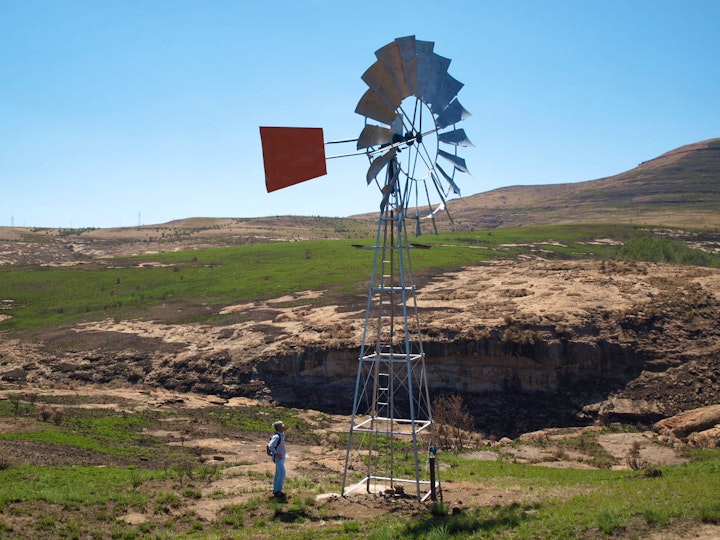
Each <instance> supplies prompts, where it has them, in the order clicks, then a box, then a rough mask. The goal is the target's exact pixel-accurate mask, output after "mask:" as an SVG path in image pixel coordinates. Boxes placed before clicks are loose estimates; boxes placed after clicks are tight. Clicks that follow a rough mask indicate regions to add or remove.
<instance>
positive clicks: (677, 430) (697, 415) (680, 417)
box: [653, 405, 720, 439]
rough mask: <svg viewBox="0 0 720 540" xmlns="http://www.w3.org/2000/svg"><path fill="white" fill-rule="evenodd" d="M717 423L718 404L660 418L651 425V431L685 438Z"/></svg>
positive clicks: (718, 422)
mask: <svg viewBox="0 0 720 540" xmlns="http://www.w3.org/2000/svg"><path fill="white" fill-rule="evenodd" d="M717 424H720V405H710V406H708V407H700V408H697V409H691V410H689V411H684V412H681V413H680V414H677V415H675V416H671V417H670V418H665V419H663V420H660V421H659V422H656V423H655V424H654V425H653V431H654V432H655V433H659V434H661V435H672V436H674V437H677V438H678V439H686V438H688V436H690V435H691V434H693V433H699V432H703V431H706V430H711V429H712V428H714V427H715V426H716V425H717Z"/></svg>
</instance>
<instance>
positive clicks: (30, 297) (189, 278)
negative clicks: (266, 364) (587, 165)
mask: <svg viewBox="0 0 720 540" xmlns="http://www.w3.org/2000/svg"><path fill="white" fill-rule="evenodd" d="M601 237H602V238H613V239H615V240H616V241H619V242H623V243H624V244H625V245H624V246H622V247H617V246H608V245H596V244H593V243H592V241H593V240H595V239H597V238H601ZM411 241H418V242H422V243H423V244H427V245H430V246H432V249H430V250H423V249H416V250H413V251H412V266H413V269H414V271H415V273H416V274H419V273H422V274H428V275H432V274H436V273H438V272H443V271H446V270H451V269H456V268H458V267H461V266H464V265H473V264H477V263H479V262H481V261H485V260H489V259H494V258H499V257H505V258H507V257H517V256H518V255H521V254H528V253H534V254H539V255H541V256H543V257H546V258H548V257H549V258H553V257H554V258H561V259H562V258H579V257H607V258H627V259H632V260H650V261H665V262H678V263H682V264H699V265H703V266H714V267H720V257H717V256H712V255H708V254H706V253H703V252H701V251H699V250H696V249H693V248H690V247H689V246H687V245H686V244H685V243H683V242H681V241H679V240H671V239H665V238H652V233H651V231H650V230H649V229H645V228H642V227H639V226H632V225H620V224H600V225H598V224H592V225H578V224H573V225H552V226H537V227H519V228H508V229H493V230H485V231H470V232H461V233H447V234H441V235H438V236H434V235H427V236H422V237H420V238H419V239H414V238H413V239H411ZM359 243H362V244H364V245H366V246H370V245H372V244H373V243H374V240H367V241H365V242H362V241H360V242H359ZM352 244H353V243H352V242H351V241H349V240H325V241H307V242H276V243H271V244H257V245H248V246H238V247H232V248H214V249H203V250H196V251H190V252H177V253H161V254H156V255H147V256H141V257H132V258H117V259H108V260H105V261H103V262H102V263H98V262H95V263H92V264H88V265H79V266H74V267H38V266H28V267H0V281H1V282H2V283H3V299H9V300H12V301H13V303H12V307H11V308H10V309H7V310H5V311H4V313H6V314H8V315H10V316H11V318H9V319H6V320H4V321H0V330H7V329H16V330H23V329H25V330H27V329H39V328H48V327H52V326H55V325H62V324H69V323H74V322H77V321H81V320H97V319H103V318H108V317H114V318H130V317H147V316H153V315H152V313H153V312H152V310H153V309H154V308H160V307H162V306H165V307H167V306H170V307H172V308H173V309H172V310H168V312H172V315H168V313H164V314H160V313H159V312H157V313H155V316H157V317H165V320H166V321H167V322H192V321H206V322H212V323H215V324H222V323H223V321H225V320H227V321H232V320H233V319H232V317H233V316H231V315H228V316H220V315H217V311H218V308H219V307H221V306H224V305H228V304H232V303H240V302H252V301H257V300H262V299H270V298H273V297H278V296H281V295H286V294H291V293H295V292H298V291H304V290H318V291H326V292H325V300H327V301H331V300H333V299H338V298H340V299H341V298H343V297H346V296H348V295H349V296H354V297H362V296H364V295H365V294H366V287H367V282H368V280H369V275H370V271H371V266H372V251H369V250H360V249H354V248H353V247H352ZM151 263H152V264H151ZM158 263H159V264H160V265H161V266H158V265H157V264H158ZM313 301H320V300H306V301H304V302H305V303H310V302H313Z"/></svg>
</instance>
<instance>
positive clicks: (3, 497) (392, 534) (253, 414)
mask: <svg viewBox="0 0 720 540" xmlns="http://www.w3.org/2000/svg"><path fill="white" fill-rule="evenodd" d="M28 397H29V396H28V395H19V394H17V395H14V394H10V395H8V396H7V399H5V400H3V401H0V421H4V422H7V423H13V422H14V423H15V425H18V426H20V425H21V426H22V428H21V429H20V428H17V429H10V430H6V431H5V432H4V433H3V434H2V435H1V436H0V439H2V440H9V439H14V440H21V441H32V442H37V441H42V442H43V443H44V444H46V445H52V448H53V451H54V452H55V453H56V454H62V455H69V456H74V455H76V453H77V452H80V453H81V454H77V455H78V456H80V455H82V456H85V458H84V459H86V460H88V456H90V458H92V456H96V457H97V456H98V455H101V454H102V455H109V456H113V457H114V458H115V459H116V460H117V461H116V462H115V463H114V464H109V465H106V466H102V467H98V466H88V465H83V464H82V463H80V462H81V461H82V459H83V458H81V457H77V460H78V462H79V463H78V464H77V465H46V466H37V465H21V464H14V463H12V462H11V461H9V460H8V458H7V456H5V457H4V458H0V537H2V538H8V539H16V538H17V539H19V538H23V539H25V538H78V539H79V538H118V539H120V538H122V539H125V538H128V539H133V538H187V539H200V538H210V539H221V538H267V539H284V538H287V539H291V538H292V539H296V538H307V539H310V538H312V539H323V538H328V539H330V538H346V539H355V538H375V539H393V538H397V539H401V538H418V539H420V538H421V539H440V538H498V537H502V538H522V539H531V538H567V539H572V538H580V537H586V538H587V537H590V538H595V537H598V538H601V537H608V536H612V537H614V538H633V537H638V536H642V535H645V534H649V533H651V532H659V531H671V532H670V534H672V531H683V530H689V529H691V528H692V527H695V526H699V525H701V524H715V525H720V501H718V499H717V497H716V496H715V494H717V493H720V451H718V450H708V449H705V450H695V451H693V452H692V453H690V454H688V457H689V461H688V462H687V463H684V464H681V465H674V466H665V467H660V468H658V467H646V468H643V469H637V470H610V469H608V468H601V469H594V470H588V469H566V468H550V467H540V466H533V465H527V464H521V463H515V462H513V461H506V460H498V461H477V460H474V459H470V458H469V457H470V456H469V454H466V453H462V452H461V453H441V454H440V459H441V462H442V463H443V464H444V467H443V472H442V480H443V482H444V483H445V484H447V485H448V486H452V483H453V482H465V483H468V482H469V483H474V484H476V485H477V486H478V488H480V489H483V490H487V491H498V492H503V493H507V494H509V495H508V497H507V499H508V500H507V502H506V503H503V504H493V505H463V506H458V507H455V508H450V507H449V505H447V504H446V503H444V502H437V503H432V504H430V503H428V504H418V503H414V504H403V503H402V501H400V502H392V501H387V502H384V503H381V506H379V507H378V510H377V511H376V512H374V513H372V512H371V513H370V515H365V516H353V515H350V516H348V515H343V514H341V513H338V511H337V510H336V509H333V508H332V507H331V506H330V505H329V504H328V503H326V502H323V501H322V500H318V499H317V495H320V494H322V493H325V492H334V493H337V492H338V491H339V486H338V482H339V480H340V478H335V477H334V476H333V475H330V476H328V475H327V473H323V472H322V471H319V472H314V473H307V474H302V475H295V476H293V477H291V478H289V480H288V484H287V491H288V493H289V495H290V499H289V500H288V501H286V502H279V501H275V500H272V499H269V498H268V497H267V495H266V492H265V490H263V489H260V490H255V489H253V488H250V487H248V486H250V479H251V478H252V477H253V475H257V473H255V472H254V471H253V467H252V466H247V467H246V468H245V472H239V473H237V472H236V473H234V474H236V475H245V476H244V477H246V478H247V482H245V481H243V480H242V478H239V477H236V479H237V480H238V481H237V482H236V483H235V484H234V485H235V486H236V487H234V488H228V484H227V483H224V484H220V483H217V482H219V481H220V480H221V479H222V478H223V477H225V474H224V472H223V471H224V468H225V467H228V466H230V465H236V466H237V465H238V464H239V465H241V467H239V468H241V469H242V465H243V462H240V463H233V464H226V465H224V464H222V463H218V464H217V465H213V466H208V465H204V464H203V463H202V462H201V460H200V456H199V454H198V453H197V451H196V449H193V448H190V447H185V446H178V445H175V446H170V445H168V444H167V443H166V442H165V441H163V440H161V438H159V437H153V436H149V435H147V434H146V432H147V430H149V429H153V428H156V427H157V426H158V425H160V424H164V425H167V423H168V422H170V423H172V422H179V423H182V422H187V421H188V418H185V416H186V414H187V413H188V411H187V410H178V411H177V412H176V413H175V415H176V416H175V415H173V414H172V413H168V412H167V411H166V412H164V413H149V412H127V411H126V412H119V411H112V410H108V409H90V410H84V409H81V408H72V407H69V408H64V409H62V410H63V414H62V416H61V417H60V418H56V417H54V416H45V415H43V414H42V411H43V410H45V409H46V408H47V407H52V406H57V405H58V404H59V403H58V402H56V401H52V400H47V399H46V398H35V399H34V400H32V401H28ZM63 404H64V405H72V403H69V402H65V403H63ZM85 405H87V403H86V404H85ZM267 413H268V411H267V410H266V409H264V408H262V407H242V408H237V409H227V408H221V407H212V408H209V409H197V410H195V412H194V413H193V414H195V415H197V417H196V420H198V421H201V422H202V427H203V429H204V430H210V431H212V432H216V433H223V432H224V431H223V430H225V429H228V428H231V429H232V430H233V433H236V434H240V436H241V437H242V438H247V437H252V436H253V434H256V431H255V430H256V429H258V428H263V431H265V424H267V418H268V416H267ZM274 414H282V415H283V417H284V418H286V419H287V422H288V423H289V425H292V428H291V431H292V433H293V436H294V437H295V439H294V440H295V441H304V442H306V443H307V442H311V441H313V440H314V439H315V438H316V437H317V435H316V434H315V433H314V432H313V427H312V426H311V425H310V424H308V423H307V422H306V421H304V420H302V415H301V414H300V411H294V410H286V409H283V410H282V411H277V410H275V411H274ZM181 416H182V417H183V418H181ZM190 420H191V421H192V419H190ZM576 443H577V442H575V443H574V442H573V441H570V440H568V441H567V444H568V445H573V444H576ZM591 443H592V441H587V440H586V441H584V442H583V444H584V445H586V446H592V444H591ZM295 444H297V442H296V443H295ZM88 449H90V450H91V451H92V452H91V454H87V453H86V452H87V451H88ZM123 457H124V458H126V459H129V460H131V461H132V463H131V462H130V461H125V462H123V461H122V459H121V458H123ZM140 458H143V459H140ZM90 462H92V459H90ZM247 465H249V463H248V464H247ZM236 468H238V467H236ZM261 480H262V481H263V482H267V481H269V479H268V478H267V477H262V478H261ZM220 485H222V486H224V487H222V488H220V487H215V486H220ZM239 495H243V502H237V501H236V500H235V499H236V497H238V496H239ZM206 499H207V500H211V501H216V502H217V503H218V506H219V509H218V513H217V515H216V517H215V518H214V519H212V520H207V519H201V518H200V517H199V516H198V515H197V514H196V513H195V512H194V511H193V510H192V506H193V505H194V504H196V503H198V501H202V500H206ZM501 500H502V499H501ZM359 504H361V505H362V504H363V503H359ZM128 513H130V514H132V513H140V514H143V515H145V516H147V520H146V521H144V522H143V523H139V524H132V523H128V522H126V520H124V519H121V517H122V516H124V515H127V514H128Z"/></svg>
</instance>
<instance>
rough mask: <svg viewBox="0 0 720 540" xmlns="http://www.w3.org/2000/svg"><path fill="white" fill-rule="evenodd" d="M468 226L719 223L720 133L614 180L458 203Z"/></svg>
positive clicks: (518, 189)
mask: <svg viewBox="0 0 720 540" xmlns="http://www.w3.org/2000/svg"><path fill="white" fill-rule="evenodd" d="M449 208H450V212H451V214H452V216H453V219H454V221H455V225H456V227H458V228H462V229H475V228H492V227H509V226H519V225H534V224H535V225H538V224H549V223H573V222H625V223H650V224H663V225H674V226H686V227H718V226H720V211H719V210H720V139H710V140H707V141H703V142H699V143H695V144H689V145H687V146H682V147H680V148H677V149H675V150H671V151H670V152H667V153H665V154H663V155H661V156H659V157H657V158H655V159H651V160H649V161H645V162H643V163H641V164H640V165H638V166H637V167H636V168H634V169H632V170H630V171H627V172H624V173H621V174H618V175H615V176H610V177H607V178H601V179H599V180H590V181H587V182H578V183H572V184H549V185H541V186H512V187H506V188H500V189H496V190H493V191H488V192H486V193H479V194H477V195H472V196H469V197H465V198H463V199H458V200H454V201H451V203H450V204H449Z"/></svg>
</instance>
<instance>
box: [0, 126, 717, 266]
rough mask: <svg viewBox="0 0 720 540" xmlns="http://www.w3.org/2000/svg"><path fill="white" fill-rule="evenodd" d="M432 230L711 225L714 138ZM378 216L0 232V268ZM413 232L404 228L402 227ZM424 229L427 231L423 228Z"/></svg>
mask: <svg viewBox="0 0 720 540" xmlns="http://www.w3.org/2000/svg"><path fill="white" fill-rule="evenodd" d="M448 207H449V210H450V214H451V215H452V217H453V221H452V222H451V221H450V220H449V219H448V217H447V216H446V215H444V214H441V215H439V216H438V219H437V220H436V224H437V228H438V230H439V231H449V230H452V229H455V230H472V229H489V228H497V227H517V226H521V225H543V224H560V223H581V222H582V223H607V222H622V223H638V224H656V225H669V226H676V227H720V211H718V210H720V139H711V140H708V141H703V142H699V143H695V144H690V145H687V146H683V147H680V148H678V149H676V150H672V151H670V152H667V153H665V154H663V155H661V156H659V157H657V158H655V159H651V160H649V161H645V162H643V163H641V164H640V165H639V166H637V167H636V168H634V169H632V170H631V171H628V172H624V173H621V174H618V175H615V176H610V177H608V178H601V179H599V180H590V181H587V182H578V183H572V184H548V185H542V186H512V187H506V188H501V189H496V190H493V191H488V192H486V193H479V194H477V195H471V196H469V197H465V198H462V199H456V200H452V201H450V202H449V204H448ZM376 217H377V214H363V215H359V216H350V217H348V218H334V217H319V216H318V217H310V216H269V217H265V218H188V219H180V220H177V221H171V222H169V223H164V224H159V225H143V226H139V227H122V228H109V229H49V228H24V227H0V265H7V264H21V263H22V264H47V263H54V264H63V263H71V262H73V261H77V260H79V259H92V258H100V257H108V256H123V255H134V254H141V253H154V252H161V251H177V250H186V249H198V248H203V247H219V246H233V245H243V244H251V243H259V242H272V241H298V240H322V239H333V238H367V237H370V236H372V235H373V234H374V232H375V230H376V223H377V221H376ZM409 227H410V230H412V231H414V227H413V225H412V224H411V225H409ZM425 232H427V230H426V231H425Z"/></svg>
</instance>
